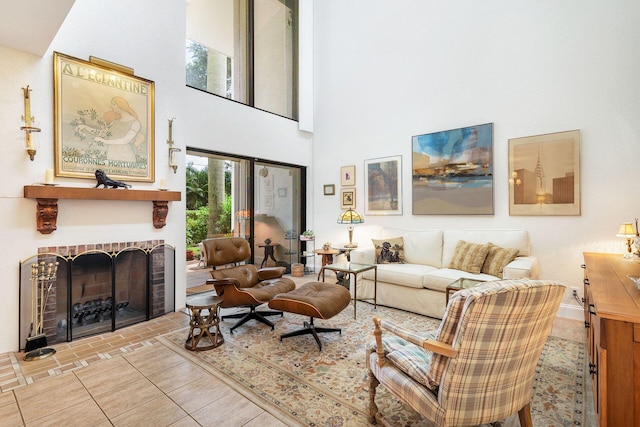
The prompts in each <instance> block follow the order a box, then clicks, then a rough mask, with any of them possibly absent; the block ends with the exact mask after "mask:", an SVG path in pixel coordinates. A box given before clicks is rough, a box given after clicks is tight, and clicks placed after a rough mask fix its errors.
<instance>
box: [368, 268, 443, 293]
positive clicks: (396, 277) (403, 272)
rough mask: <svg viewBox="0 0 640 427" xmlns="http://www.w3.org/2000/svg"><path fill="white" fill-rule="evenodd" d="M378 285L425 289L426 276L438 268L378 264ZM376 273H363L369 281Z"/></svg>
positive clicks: (371, 271)
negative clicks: (383, 283) (390, 284)
mask: <svg viewBox="0 0 640 427" xmlns="http://www.w3.org/2000/svg"><path fill="white" fill-rule="evenodd" d="M377 270H378V272H377V274H378V283H381V282H386V283H393V284H394V285H401V286H408V287H410V288H424V287H425V286H424V283H425V276H426V275H428V274H430V273H433V272H435V271H437V270H438V269H437V268H436V267H431V266H428V265H421V264H378V268H377ZM374 274H375V273H374V271H373V270H368V271H365V272H364V273H363V277H364V278H365V279H367V280H373V278H374Z"/></svg>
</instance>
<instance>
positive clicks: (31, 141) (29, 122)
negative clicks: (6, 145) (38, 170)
mask: <svg viewBox="0 0 640 427" xmlns="http://www.w3.org/2000/svg"><path fill="white" fill-rule="evenodd" d="M22 92H23V94H24V115H23V116H22V121H23V122H24V126H21V127H20V130H23V131H24V132H25V134H26V140H25V149H26V150H27V154H29V158H30V159H31V161H33V159H34V157H35V156H36V151H37V150H38V148H40V143H39V141H38V139H37V138H35V135H33V133H35V132H40V128H39V127H35V126H33V122H34V121H35V119H34V118H33V116H32V115H31V96H30V94H29V92H31V89H29V86H27V87H23V88H22Z"/></svg>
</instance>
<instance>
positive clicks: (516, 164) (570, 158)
mask: <svg viewBox="0 0 640 427" xmlns="http://www.w3.org/2000/svg"><path fill="white" fill-rule="evenodd" d="M509 215H580V131H579V130H571V131H565V132H557V133H548V134H544V135H534V136H527V137H522V138H512V139H510V140H509Z"/></svg>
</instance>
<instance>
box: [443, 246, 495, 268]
mask: <svg viewBox="0 0 640 427" xmlns="http://www.w3.org/2000/svg"><path fill="white" fill-rule="evenodd" d="M488 253H489V245H488V244H484V245H481V244H477V243H469V242H466V241H464V240H460V241H459V242H458V244H457V245H456V250H455V251H454V253H453V257H452V258H451V261H450V262H449V266H448V267H449V268H453V269H456V270H462V271H467V272H469V273H473V274H478V273H480V272H481V271H482V265H483V264H484V260H485V258H487V254H488Z"/></svg>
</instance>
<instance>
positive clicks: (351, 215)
mask: <svg viewBox="0 0 640 427" xmlns="http://www.w3.org/2000/svg"><path fill="white" fill-rule="evenodd" d="M363 222H364V219H362V215H360V214H359V213H358V212H356V211H354V210H353V209H351V208H349V209H347V210H346V211H344V212H343V213H342V214H341V215H340V216H339V217H338V224H349V228H348V230H349V243H347V244H346V245H344V247H345V248H357V247H358V244H357V243H353V242H352V240H353V225H352V224H362V223H363Z"/></svg>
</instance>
